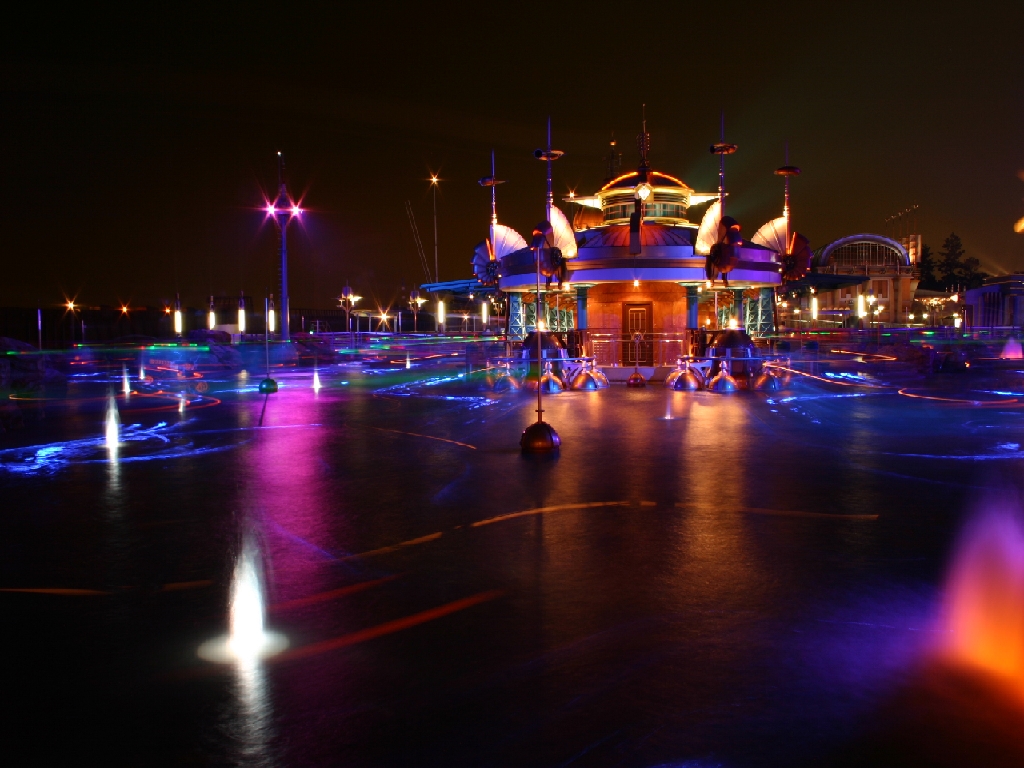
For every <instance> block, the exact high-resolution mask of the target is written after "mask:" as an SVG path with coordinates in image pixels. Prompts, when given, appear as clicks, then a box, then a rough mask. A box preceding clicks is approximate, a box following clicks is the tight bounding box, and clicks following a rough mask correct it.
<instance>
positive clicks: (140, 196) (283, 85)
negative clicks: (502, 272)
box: [0, 2, 1024, 307]
mask: <svg viewBox="0 0 1024 768" xmlns="http://www.w3.org/2000/svg"><path fill="white" fill-rule="evenodd" d="M26 5H27V4H26ZM166 8H167V13H166V15H164V16H159V15H156V14H155V13H153V12H152V11H145V12H144V13H146V15H133V14H131V13H127V12H124V11H119V12H116V13H115V12H109V13H95V12H90V13H86V12H83V11H77V12H76V13H77V14H78V15H77V16H70V15H67V14H65V12H64V11H59V10H58V8H57V6H53V5H50V6H47V7H46V9H45V10H39V11H31V10H21V9H19V11H17V12H15V13H14V14H9V15H7V16H5V22H4V43H3V53H2V54H0V55H2V56H3V59H4V62H3V68H2V83H3V86H2V98H3V112H2V114H3V118H2V129H0V152H2V153H3V158H2V168H3V201H2V205H0V210H2V215H3V218H4V221H3V233H4V234H3V237H2V239H0V243H2V246H0V264H2V271H0V306H12V305H22V306H36V305H37V303H40V304H41V305H42V306H48V305H55V304H58V303H60V302H61V301H62V300H63V298H64V296H65V295H68V296H77V298H78V300H79V301H80V302H82V303H84V304H85V305H101V304H111V305H113V304H117V303H118V302H122V301H124V302H131V304H132V305H134V306H141V305H148V306H153V305H156V304H158V303H159V302H162V301H166V300H169V299H171V298H172V297H173V296H174V293H175V292H176V291H180V293H181V298H182V301H183V302H184V303H185V304H187V305H191V306H203V305H204V304H205V301H206V297H207V296H208V295H209V294H211V293H213V294H217V295H232V296H233V295H237V294H238V292H239V290H241V289H244V290H245V292H246V294H247V295H254V296H258V297H262V296H263V295H265V293H266V292H269V291H274V290H275V289H274V285H275V284H276V281H277V269H276V263H277V256H276V241H277V237H276V232H275V229H274V227H273V225H272V224H271V223H268V222H265V221H264V217H263V215H262V214H261V213H260V212H259V211H258V210H257V209H258V208H259V207H260V206H261V205H262V204H263V199H264V198H263V195H264V194H265V193H267V194H272V193H273V189H274V186H275V184H276V163H275V156H276V152H277V151H278V150H281V151H283V152H284V153H285V157H286V160H287V178H288V181H289V185H290V187H291V189H292V191H293V192H295V193H296V194H298V195H301V196H302V197H303V205H304V206H305V207H306V208H307V209H308V210H309V213H308V214H307V215H306V216H305V222H304V226H303V228H301V229H295V230H291V235H290V243H291V248H290V250H291V256H292V259H291V264H292V270H291V280H292V289H291V295H292V306H293V307H309V306H314V307H330V306H335V304H336V302H335V300H334V297H336V296H337V295H338V293H339V292H340V290H341V288H342V286H343V285H344V284H345V281H346V279H348V280H350V281H351V284H352V286H353V288H354V289H355V290H356V291H357V292H358V293H361V294H363V295H364V296H367V297H368V298H369V301H368V302H366V303H367V304H371V305H372V304H373V303H375V302H376V303H380V304H382V305H385V306H386V305H387V304H388V303H389V302H390V301H391V300H392V298H393V297H394V296H396V295H397V294H398V291H399V286H400V285H401V284H402V283H403V281H404V283H405V284H406V286H407V287H411V286H413V285H415V284H419V283H422V282H424V281H425V279H426V278H425V275H424V274H423V270H422V268H421V266H420V261H419V258H418V256H417V255H416V251H415V246H414V242H413V237H412V233H411V230H410V227H409V223H408V220H407V217H406V213H405V201H406V200H409V201H411V202H412V205H413V208H414V211H415V215H416V219H417V223H418V225H419V229H420V233H421V236H422V239H423V242H424V245H425V247H426V248H427V251H428V254H427V255H428V260H429V261H430V263H431V267H432V265H433V254H432V250H433V244H432V240H433V225H432V218H431V216H432V212H431V197H430V191H429V184H428V183H427V181H426V179H427V177H428V175H429V172H430V171H431V170H434V171H437V172H439V174H440V176H441V178H442V179H443V181H442V183H441V187H440V194H439V196H438V231H439V240H440V272H441V279H442V280H452V279H457V278H467V277H470V276H471V269H470V266H469V260H470V257H471V255H472V250H473V246H474V245H475V244H476V243H477V242H479V241H480V240H482V239H483V238H484V237H485V235H486V232H487V223H488V216H489V205H490V200H489V196H488V193H487V191H486V190H484V189H482V188H481V187H479V186H478V185H477V179H478V178H479V177H481V176H485V175H488V173H489V170H490V168H489V162H490V160H489V155H490V151H491V149H492V148H493V149H494V150H495V151H496V152H497V162H498V175H499V177H501V178H504V179H507V180H508V183H507V184H505V185H504V186H502V187H499V194H498V213H499V218H500V220H501V221H502V222H503V223H506V224H509V225H510V226H513V227H515V228H516V229H518V230H519V231H520V232H522V233H524V234H525V235H528V234H529V231H530V229H531V228H532V227H533V225H534V224H535V223H536V222H537V221H539V220H540V219H541V218H543V194H544V168H543V166H542V164H541V163H539V162H537V161H536V160H534V159H533V157H532V151H533V149H534V148H536V147H538V146H541V145H542V144H543V142H544V131H545V120H546V118H547V116H548V115H550V116H551V118H552V122H553V126H554V144H555V147H556V148H559V149H562V150H564V151H565V152H566V155H565V158H564V159H562V160H560V161H559V162H558V163H557V164H556V167H555V169H556V174H555V181H556V190H557V191H558V193H559V194H564V193H566V192H567V191H568V189H569V188H570V187H572V188H575V189H576V190H577V191H578V192H580V193H582V194H589V193H592V192H593V191H595V190H596V188H597V186H598V185H599V184H600V182H601V180H602V178H603V177H604V175H605V170H604V167H605V165H604V156H605V154H606V151H607V147H608V140H609V138H610V136H611V133H612V132H613V131H614V133H615V137H616V138H617V139H618V140H619V146H620V149H621V150H622V152H623V168H624V169H627V170H628V169H632V168H633V167H635V165H636V161H637V156H636V150H635V146H636V143H635V137H636V134H637V133H638V131H639V129H640V118H641V105H642V104H644V103H646V105H647V120H648V130H649V132H650V133H651V137H652V152H651V161H652V164H653V165H654V167H655V168H656V169H658V170H662V171H665V172H667V173H670V174H673V175H677V176H679V177H681V178H682V179H684V180H685V181H686V182H687V183H688V184H689V185H690V186H691V187H693V188H695V189H696V190H697V191H712V190H713V189H714V188H715V187H716V183H717V182H716V163H715V159H714V158H713V157H712V156H711V155H710V154H709V153H708V145H709V144H710V143H712V142H713V141H715V140H717V138H718V124H719V116H720V113H721V111H722V110H723V109H724V110H725V120H726V138H727V140H729V141H731V142H734V143H736V144H738V145H739V151H738V153H737V154H736V155H734V156H732V157H731V158H729V161H728V167H727V173H728V177H727V187H728V189H729V191H730V193H731V196H730V214H731V215H733V216H735V217H736V218H738V219H739V220H740V221H741V223H742V224H743V227H744V232H746V233H747V234H748V235H750V234H753V232H754V231H756V229H757V228H758V227H759V226H760V225H761V224H762V223H764V222H765V221H766V220H768V219H770V218H772V217H774V216H777V215H780V214H781V207H782V184H781V181H780V180H779V179H778V178H777V177H775V176H773V175H772V171H773V170H774V169H775V168H776V167H778V166H779V165H782V164H783V160H784V156H783V151H784V145H785V143H786V142H787V141H788V142H789V146H790V162H791V163H793V164H795V165H798V166H800V167H801V168H802V169H803V175H802V176H800V177H799V178H798V179H797V180H796V181H795V182H794V185H793V206H794V226H795V227H796V228H797V229H798V230H800V231H802V232H804V233H805V234H807V236H808V237H810V239H811V243H812V247H818V246H821V245H824V244H825V243H827V242H829V241H830V240H832V239H835V238H837V237H841V236H843V235H847V234H853V233H856V232H865V231H873V232H885V224H884V220H885V219H886V218H887V217H888V216H889V215H891V214H893V213H895V212H897V211H899V210H901V209H904V208H906V207H908V206H909V205H911V204H915V203H916V204H918V205H919V206H920V210H919V216H918V222H919V229H920V231H921V232H922V234H923V235H924V240H925V242H926V243H928V244H930V245H931V246H932V248H933V250H938V249H939V248H940V246H941V243H942V240H943V238H944V237H945V236H946V235H947V234H949V232H950V231H956V232H957V233H958V234H959V235H960V236H961V237H962V239H963V242H964V246H965V248H966V250H967V253H968V255H970V256H976V257H978V258H980V259H981V260H982V265H983V268H986V269H987V270H989V271H993V272H1007V271H1012V270H1015V269H1016V270H1024V235H1017V234H1014V232H1013V223H1014V222H1015V221H1016V220H1017V219H1019V218H1020V217H1021V216H1024V182H1022V181H1021V179H1020V178H1019V177H1018V172H1019V171H1020V170H1021V169H1024V10H1022V9H1024V4H1021V3H1020V2H1004V3H983V2H982V3H971V2H960V3H956V4H952V5H946V6H943V5H941V4H934V3H932V4H921V5H919V6H917V7H916V8H908V7H907V5H906V4H904V3H898V2H892V3H885V4H865V3H856V4H849V5H829V4H827V3H820V2H816V3H813V4H808V5H806V6H805V7H798V6H794V5H792V4H785V3H781V4H779V3H762V4H758V5H757V6H756V7H755V6H753V5H752V6H750V7H746V6H743V5H734V6H727V5H724V4H721V3H699V4H698V3H671V4H670V3H616V4H604V3H584V2H578V3H572V4H565V5H555V4H546V3H545V4H538V5H531V4H528V3H514V4H507V5H501V4H495V3H488V2H479V3H477V4H474V5H464V6H459V7H456V6H454V5H452V4H443V3H442V4H425V3H424V4H415V5H409V6H403V5H401V4H395V3H386V2H370V3H358V4H356V3H350V4H335V5H332V6H324V7H319V8H312V7H299V6H291V5H288V4H283V3H281V4H278V5H256V4H251V3H250V4H235V5H233V6H231V7H223V8H216V7H214V4H209V5H203V6H199V7H197V8H196V9H194V10H193V9H191V8H189V7H187V6H185V5H179V4H175V5H173V6H166ZM19 14H21V15H19ZM27 14H32V15H27ZM703 211H704V208H703V207H700V208H696V209H694V215H692V216H691V219H693V220H695V221H697V220H699V216H700V215H701V214H702V213H703Z"/></svg>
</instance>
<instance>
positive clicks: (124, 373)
mask: <svg viewBox="0 0 1024 768" xmlns="http://www.w3.org/2000/svg"><path fill="white" fill-rule="evenodd" d="M121 388H122V389H123V390H124V399H125V401H127V400H128V395H130V394H131V393H132V388H131V386H129V384H128V366H127V365H122V366H121Z"/></svg>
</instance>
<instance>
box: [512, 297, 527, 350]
mask: <svg viewBox="0 0 1024 768" xmlns="http://www.w3.org/2000/svg"><path fill="white" fill-rule="evenodd" d="M508 319H509V324H508V335H509V336H510V337H511V338H512V339H513V340H515V341H522V340H523V337H524V336H526V318H525V317H524V316H523V295H522V294H521V293H518V292H516V293H509V294H508Z"/></svg>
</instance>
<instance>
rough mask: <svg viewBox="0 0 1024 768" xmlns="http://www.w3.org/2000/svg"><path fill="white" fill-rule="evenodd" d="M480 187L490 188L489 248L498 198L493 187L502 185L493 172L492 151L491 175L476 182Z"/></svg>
mask: <svg viewBox="0 0 1024 768" xmlns="http://www.w3.org/2000/svg"><path fill="white" fill-rule="evenodd" d="M477 183H478V184H479V185H480V186H481V187H490V188H491V248H494V247H495V234H494V229H495V227H497V226H498V198H497V194H496V193H495V189H494V188H495V187H496V186H498V185H499V184H504V183H505V182H504V181H503V180H502V179H499V178H498V176H497V174H496V173H495V170H494V150H493V149H492V150H491V175H490V176H484V177H483V178H482V179H480V180H479V181H478V182H477Z"/></svg>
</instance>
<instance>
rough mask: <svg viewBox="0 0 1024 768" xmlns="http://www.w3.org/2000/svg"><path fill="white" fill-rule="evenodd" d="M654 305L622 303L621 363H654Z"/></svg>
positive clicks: (647, 303) (647, 364)
mask: <svg viewBox="0 0 1024 768" xmlns="http://www.w3.org/2000/svg"><path fill="white" fill-rule="evenodd" d="M653 326H654V305H653V304H651V303H650V302H646V303H627V304H623V305H622V364H623V365H624V366H626V365H646V366H650V365H654V336H653V334H652V330H651V329H652V328H653Z"/></svg>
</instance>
